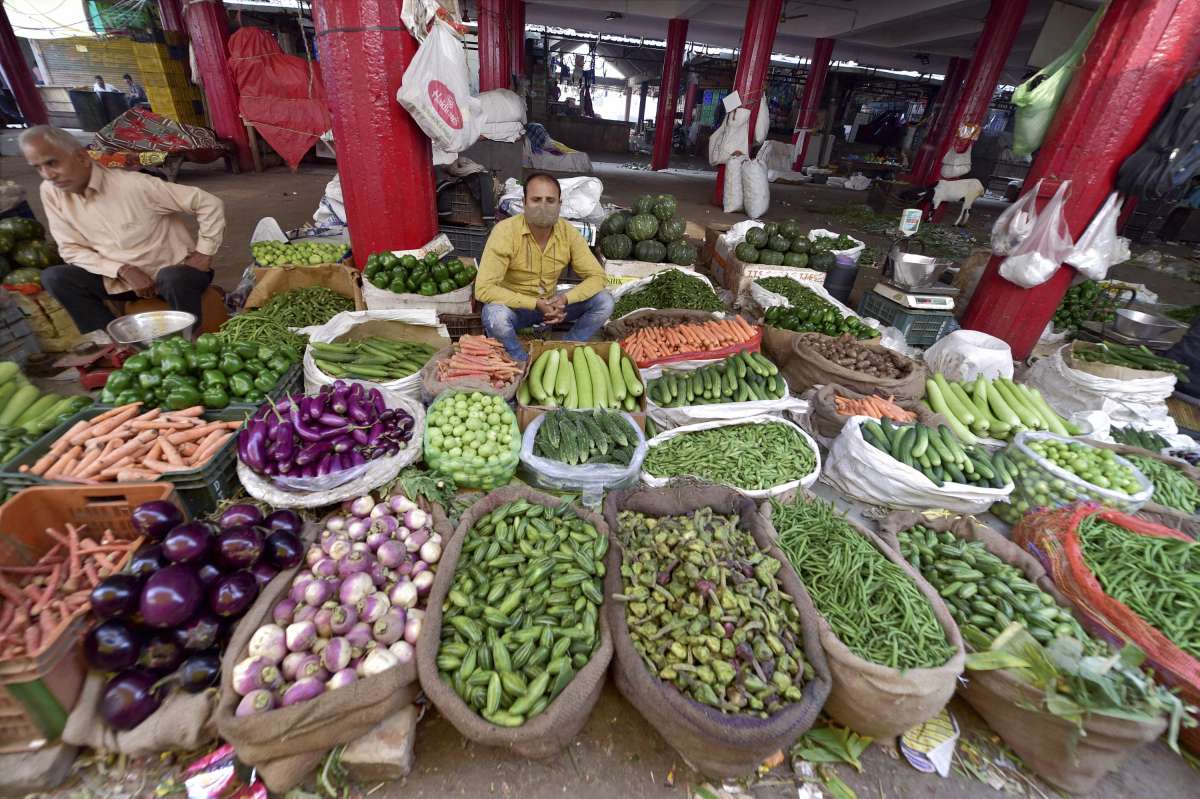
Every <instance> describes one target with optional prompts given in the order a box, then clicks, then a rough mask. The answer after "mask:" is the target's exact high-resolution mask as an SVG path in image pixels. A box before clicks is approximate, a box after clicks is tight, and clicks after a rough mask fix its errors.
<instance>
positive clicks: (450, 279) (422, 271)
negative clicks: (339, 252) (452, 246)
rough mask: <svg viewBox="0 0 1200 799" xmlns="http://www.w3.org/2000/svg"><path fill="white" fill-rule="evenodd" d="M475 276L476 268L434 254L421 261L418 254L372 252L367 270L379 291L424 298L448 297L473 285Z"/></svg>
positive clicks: (429, 254)
mask: <svg viewBox="0 0 1200 799" xmlns="http://www.w3.org/2000/svg"><path fill="white" fill-rule="evenodd" d="M475 274H476V269H475V267H474V266H472V265H470V264H464V263H463V262H462V261H460V260H459V259H457V258H448V259H446V260H445V261H442V260H441V259H440V258H438V255H437V253H433V252H431V253H427V254H426V255H425V257H424V258H420V259H418V258H417V257H416V256H414V255H396V254H395V253H390V252H377V253H372V254H371V255H370V256H368V257H367V265H366V268H365V269H364V271H363V276H364V277H365V278H366V279H367V282H368V283H370V284H371V285H372V286H374V287H375V288H378V289H383V290H384V291H391V292H393V293H396V294H420V295H422V296H424V297H434V296H436V295H438V294H448V293H450V292H451V291H457V290H458V289H461V288H463V287H464V286H469V285H471V283H472V282H473V281H474V280H475Z"/></svg>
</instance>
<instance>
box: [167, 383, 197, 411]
mask: <svg viewBox="0 0 1200 799" xmlns="http://www.w3.org/2000/svg"><path fill="white" fill-rule="evenodd" d="M202 400H203V398H202V397H201V395H200V392H199V391H197V390H196V389H194V388H192V387H191V386H176V387H175V388H172V389H171V390H170V391H169V392H168V393H167V396H166V400H165V403H166V406H167V409H168V410H172V411H182V410H183V409H184V408H190V407H192V406H193V405H200V404H202Z"/></svg>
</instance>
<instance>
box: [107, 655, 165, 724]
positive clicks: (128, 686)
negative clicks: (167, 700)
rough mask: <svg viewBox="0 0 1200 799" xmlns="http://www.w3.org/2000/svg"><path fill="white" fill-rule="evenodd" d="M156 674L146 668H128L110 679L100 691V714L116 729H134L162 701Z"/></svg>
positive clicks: (156, 708)
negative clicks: (157, 687) (157, 686)
mask: <svg viewBox="0 0 1200 799" xmlns="http://www.w3.org/2000/svg"><path fill="white" fill-rule="evenodd" d="M156 682H157V678H156V677H155V676H154V675H153V674H152V673H151V672H148V671H146V670H145V669H128V670H127V671H123V672H121V673H120V674H118V675H116V676H115V677H113V678H112V679H111V680H109V681H108V682H107V683H106V684H105V686H104V690H103V692H102V693H101V695H100V716H101V718H103V719H104V721H105V723H107V724H108V726H110V727H112V728H113V729H114V730H132V729H133V728H134V727H136V726H138V725H139V724H141V723H142V722H143V721H145V720H146V719H147V718H148V717H149V716H150V714H151V713H153V712H154V711H156V710H158V708H159V705H160V704H161V703H162V699H161V698H160V696H159V694H158V692H157V690H156V686H155V683H156Z"/></svg>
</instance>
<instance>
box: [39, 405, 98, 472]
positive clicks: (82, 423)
mask: <svg viewBox="0 0 1200 799" xmlns="http://www.w3.org/2000/svg"><path fill="white" fill-rule="evenodd" d="M113 410H116V409H115V408H114V409H113ZM106 413H112V411H107V412H106ZM101 416H103V414H101ZM96 418H97V419H99V418H100V417H99V416H97V417H96ZM95 421H96V420H95V419H93V420H92V421H91V422H89V421H87V420H86V419H80V420H79V421H78V422H76V423H75V424H73V425H71V429H70V430H68V431H67V432H65V433H63V434H62V436H60V437H59V439H58V441H55V442H54V443H53V444H52V445H51V446H50V451H49V452H48V453H47V454H46V455H45V456H43V457H42V458H41V459H39V460H38V463H39V464H40V463H41V462H42V461H43V460H47V459H49V460H50V461H53V460H54V458H53V456H54V455H57V454H59V453H60V452H63V451H64V450H67V449H69V448H70V446H71V444H70V442H71V439H72V438H74V437H75V435H76V434H78V433H81V432H83V431H84V430H86V429H87V428H88V427H89V426H90V425H92V424H93V423H94V422H95Z"/></svg>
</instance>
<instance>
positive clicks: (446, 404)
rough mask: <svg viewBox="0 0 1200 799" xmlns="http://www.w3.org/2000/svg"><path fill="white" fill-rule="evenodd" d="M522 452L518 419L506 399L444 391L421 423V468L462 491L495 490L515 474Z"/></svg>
mask: <svg viewBox="0 0 1200 799" xmlns="http://www.w3.org/2000/svg"><path fill="white" fill-rule="evenodd" d="M520 451H521V433H520V431H519V430H518V429H517V417H516V415H515V414H514V413H513V411H512V408H510V407H509V406H508V403H507V402H505V401H504V398H503V397H501V396H499V395H496V394H485V393H483V392H480V391H471V392H466V391H447V392H444V393H443V394H442V395H441V396H440V397H438V398H437V399H436V400H434V403H433V405H431V406H430V407H429V416H427V417H426V419H425V462H426V463H428V464H429V467H430V469H432V470H433V471H435V472H440V473H443V474H446V475H448V476H449V477H451V478H453V480H454V482H456V483H457V484H458V485H460V486H464V487H465V486H471V487H475V488H487V489H491V488H495V487H496V486H500V485H503V484H504V483H507V482H508V481H509V479H510V478H511V477H512V475H513V472H515V471H516V468H517V461H518V460H519V456H520Z"/></svg>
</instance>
